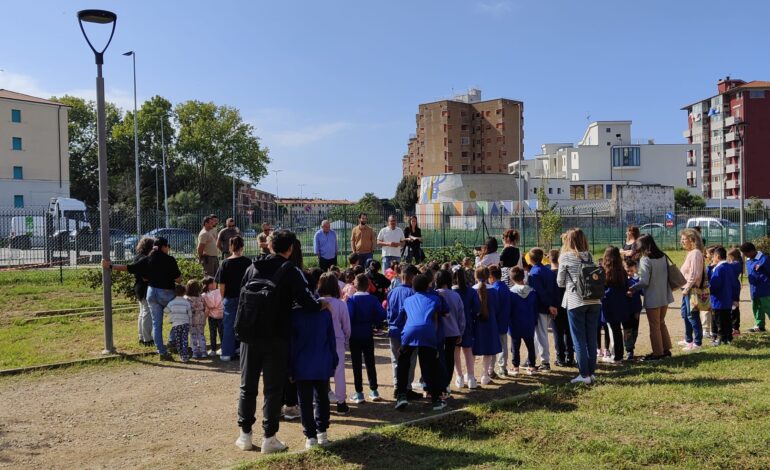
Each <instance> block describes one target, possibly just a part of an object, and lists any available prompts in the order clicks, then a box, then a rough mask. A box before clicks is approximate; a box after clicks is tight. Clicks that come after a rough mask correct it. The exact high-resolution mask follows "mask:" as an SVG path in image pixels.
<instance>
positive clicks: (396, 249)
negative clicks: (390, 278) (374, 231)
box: [377, 215, 404, 270]
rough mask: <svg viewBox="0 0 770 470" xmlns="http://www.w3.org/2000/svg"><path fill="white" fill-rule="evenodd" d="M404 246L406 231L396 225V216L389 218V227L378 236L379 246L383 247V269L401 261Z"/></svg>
mask: <svg viewBox="0 0 770 470" xmlns="http://www.w3.org/2000/svg"><path fill="white" fill-rule="evenodd" d="M403 244H404V231H403V230H401V227H399V226H398V225H396V216H394V215H391V216H390V217H388V225H387V226H385V227H383V228H382V229H381V230H380V233H379V234H378V235H377V246H381V247H382V269H383V270H385V269H388V268H390V264H391V263H392V262H394V261H396V262H398V261H401V246H402V245H403Z"/></svg>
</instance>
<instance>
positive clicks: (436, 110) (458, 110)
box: [402, 89, 524, 179]
mask: <svg viewBox="0 0 770 470" xmlns="http://www.w3.org/2000/svg"><path fill="white" fill-rule="evenodd" d="M415 121H416V132H415V134H413V135H411V136H410V137H409V141H408V144H407V154H406V155H404V157H403V158H402V170H403V175H404V176H407V175H415V176H417V178H418V179H420V178H422V177H424V176H434V175H441V174H505V173H507V168H508V164H510V163H512V162H514V161H518V160H520V159H522V158H523V155H524V103H522V102H521V101H515V100H509V99H505V98H498V99H493V100H487V101H482V100H481V90H478V89H471V90H469V92H468V93H467V94H464V95H458V96H455V97H454V98H453V99H451V100H442V101H437V102H434V103H424V104H420V105H419V106H418V113H417V114H416V116H415Z"/></svg>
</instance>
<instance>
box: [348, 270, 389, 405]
mask: <svg viewBox="0 0 770 470" xmlns="http://www.w3.org/2000/svg"><path fill="white" fill-rule="evenodd" d="M368 289H369V278H368V277H367V276H366V274H359V275H357V276H356V293H355V294H353V295H352V296H350V298H348V313H349V314H350V342H349V346H350V362H351V364H352V366H353V385H354V387H355V389H356V393H354V394H353V395H352V396H351V397H350V401H352V402H353V403H356V404H359V403H363V402H364V401H365V400H364V384H363V377H362V370H361V367H362V364H361V356H363V358H364V363H365V364H366V376H367V378H368V379H369V399H370V400H371V401H379V400H380V394H379V392H377V369H376V368H375V362H374V335H373V334H372V330H373V329H374V327H375V326H377V325H379V324H380V323H382V322H383V321H385V317H386V315H385V309H383V308H382V304H381V303H380V300H379V299H378V298H377V297H375V296H373V295H371V294H369V292H367V290H368Z"/></svg>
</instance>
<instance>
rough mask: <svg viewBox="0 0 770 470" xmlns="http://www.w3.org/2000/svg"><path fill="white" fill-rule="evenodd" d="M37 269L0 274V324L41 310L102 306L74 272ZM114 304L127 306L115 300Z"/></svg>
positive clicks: (93, 291)
mask: <svg viewBox="0 0 770 470" xmlns="http://www.w3.org/2000/svg"><path fill="white" fill-rule="evenodd" d="M62 281H63V282H60V278H59V270H58V269H57V270H51V269H37V270H27V271H5V272H2V273H0V305H4V306H5V308H4V309H3V312H2V314H0V320H3V319H8V318H10V317H15V316H19V315H23V314H25V313H30V312H36V311H42V310H60V309H68V308H81V307H99V306H101V305H102V294H101V291H98V290H93V289H91V288H90V287H88V286H87V285H85V284H84V283H83V282H82V281H81V280H80V272H79V271H78V270H76V269H65V270H62ZM115 301H117V302H115ZM113 302H114V303H118V302H119V303H126V302H125V301H124V299H120V298H117V299H114V301H113Z"/></svg>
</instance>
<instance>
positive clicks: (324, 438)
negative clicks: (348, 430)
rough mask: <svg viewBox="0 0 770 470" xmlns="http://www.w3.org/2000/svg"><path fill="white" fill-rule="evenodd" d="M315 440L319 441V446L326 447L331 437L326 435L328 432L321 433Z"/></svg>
mask: <svg viewBox="0 0 770 470" xmlns="http://www.w3.org/2000/svg"><path fill="white" fill-rule="evenodd" d="M315 438H316V439H317V440H318V445H319V446H325V445H326V444H328V443H329V435H328V434H326V432H319V433H318V434H316V436H315Z"/></svg>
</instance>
